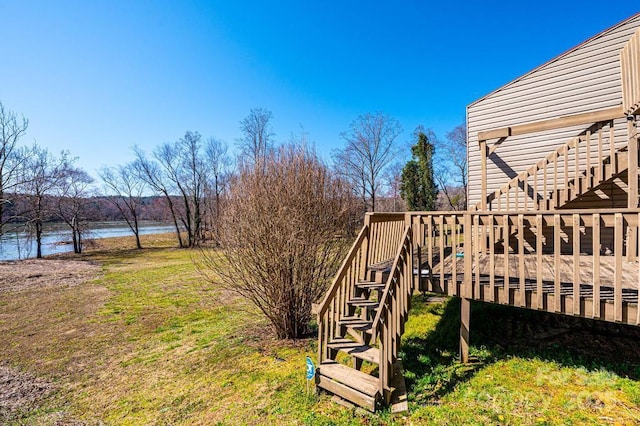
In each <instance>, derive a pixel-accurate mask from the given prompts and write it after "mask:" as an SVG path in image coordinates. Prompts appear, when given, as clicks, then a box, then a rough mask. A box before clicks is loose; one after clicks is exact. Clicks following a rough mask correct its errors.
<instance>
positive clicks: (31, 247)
mask: <svg viewBox="0 0 640 426" xmlns="http://www.w3.org/2000/svg"><path fill="white" fill-rule="evenodd" d="M174 231H175V227H174V226H173V225H171V224H166V223H158V222H142V224H141V225H140V234H141V235H145V234H161V233H165V232H174ZM128 235H131V236H132V235H133V232H131V229H129V227H128V226H127V224H126V223H124V222H96V223H92V224H90V225H89V231H88V232H86V234H85V236H84V239H85V241H86V240H89V239H98V238H109V237H123V236H128ZM72 251H73V244H72V243H71V231H70V230H67V229H65V228H64V227H62V226H61V225H55V226H53V227H51V229H48V230H45V232H44V234H43V237H42V255H43V256H46V255H49V254H57V253H67V252H72ZM35 255H36V242H35V239H34V238H29V235H28V234H26V233H24V232H7V233H6V234H5V235H3V236H2V237H0V260H17V259H27V258H30V257H35Z"/></svg>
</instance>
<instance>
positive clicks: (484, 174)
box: [480, 140, 487, 211]
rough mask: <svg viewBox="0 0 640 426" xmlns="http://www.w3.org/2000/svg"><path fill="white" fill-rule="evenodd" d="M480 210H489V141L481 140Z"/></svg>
mask: <svg viewBox="0 0 640 426" xmlns="http://www.w3.org/2000/svg"><path fill="white" fill-rule="evenodd" d="M480 181H481V182H480V184H481V194H480V210H482V211H486V210H487V141H484V140H481V141H480Z"/></svg>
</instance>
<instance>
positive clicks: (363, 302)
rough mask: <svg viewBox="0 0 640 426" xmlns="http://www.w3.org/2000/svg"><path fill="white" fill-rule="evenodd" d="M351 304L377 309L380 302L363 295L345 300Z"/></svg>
mask: <svg viewBox="0 0 640 426" xmlns="http://www.w3.org/2000/svg"><path fill="white" fill-rule="evenodd" d="M347 303H348V304H349V305H351V306H357V307H360V308H367V309H378V307H379V306H380V302H379V301H377V300H370V299H365V298H364V297H355V298H353V299H351V300H349V301H348V302H347Z"/></svg>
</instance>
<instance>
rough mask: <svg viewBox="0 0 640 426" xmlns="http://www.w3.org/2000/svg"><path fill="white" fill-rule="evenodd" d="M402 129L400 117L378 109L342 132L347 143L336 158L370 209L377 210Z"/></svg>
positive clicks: (360, 118)
mask: <svg viewBox="0 0 640 426" xmlns="http://www.w3.org/2000/svg"><path fill="white" fill-rule="evenodd" d="M400 133H402V126H401V125H400V122H399V121H398V120H396V119H395V118H392V117H390V116H389V115H387V114H383V113H381V112H378V113H375V114H371V113H367V114H364V115H361V116H359V117H358V118H357V119H356V120H354V121H353V122H352V123H351V126H350V127H349V130H348V131H346V132H343V133H342V134H341V136H342V138H343V139H344V140H345V142H346V146H345V148H344V150H342V151H338V152H336V153H334V160H335V162H336V164H338V165H339V166H338V167H339V169H340V170H341V172H342V174H343V176H344V177H346V178H347V179H348V180H349V181H350V182H351V184H352V186H353V188H354V191H355V192H356V193H357V194H359V196H360V197H361V199H362V201H363V203H364V205H365V208H366V209H367V210H371V211H375V210H376V197H377V196H378V195H379V192H380V189H381V186H382V179H381V178H382V174H383V172H384V170H385V168H386V167H387V166H388V165H389V163H390V162H391V161H392V160H393V157H394V154H395V143H396V139H397V137H398V136H399V135H400Z"/></svg>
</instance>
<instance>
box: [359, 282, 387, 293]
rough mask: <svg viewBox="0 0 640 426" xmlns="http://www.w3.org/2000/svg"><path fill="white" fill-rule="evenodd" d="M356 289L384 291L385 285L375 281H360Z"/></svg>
mask: <svg viewBox="0 0 640 426" xmlns="http://www.w3.org/2000/svg"><path fill="white" fill-rule="evenodd" d="M356 287H358V288H361V289H366V290H378V291H381V290H384V287H385V284H384V283H377V282H375V281H359V282H357V283H356Z"/></svg>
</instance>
